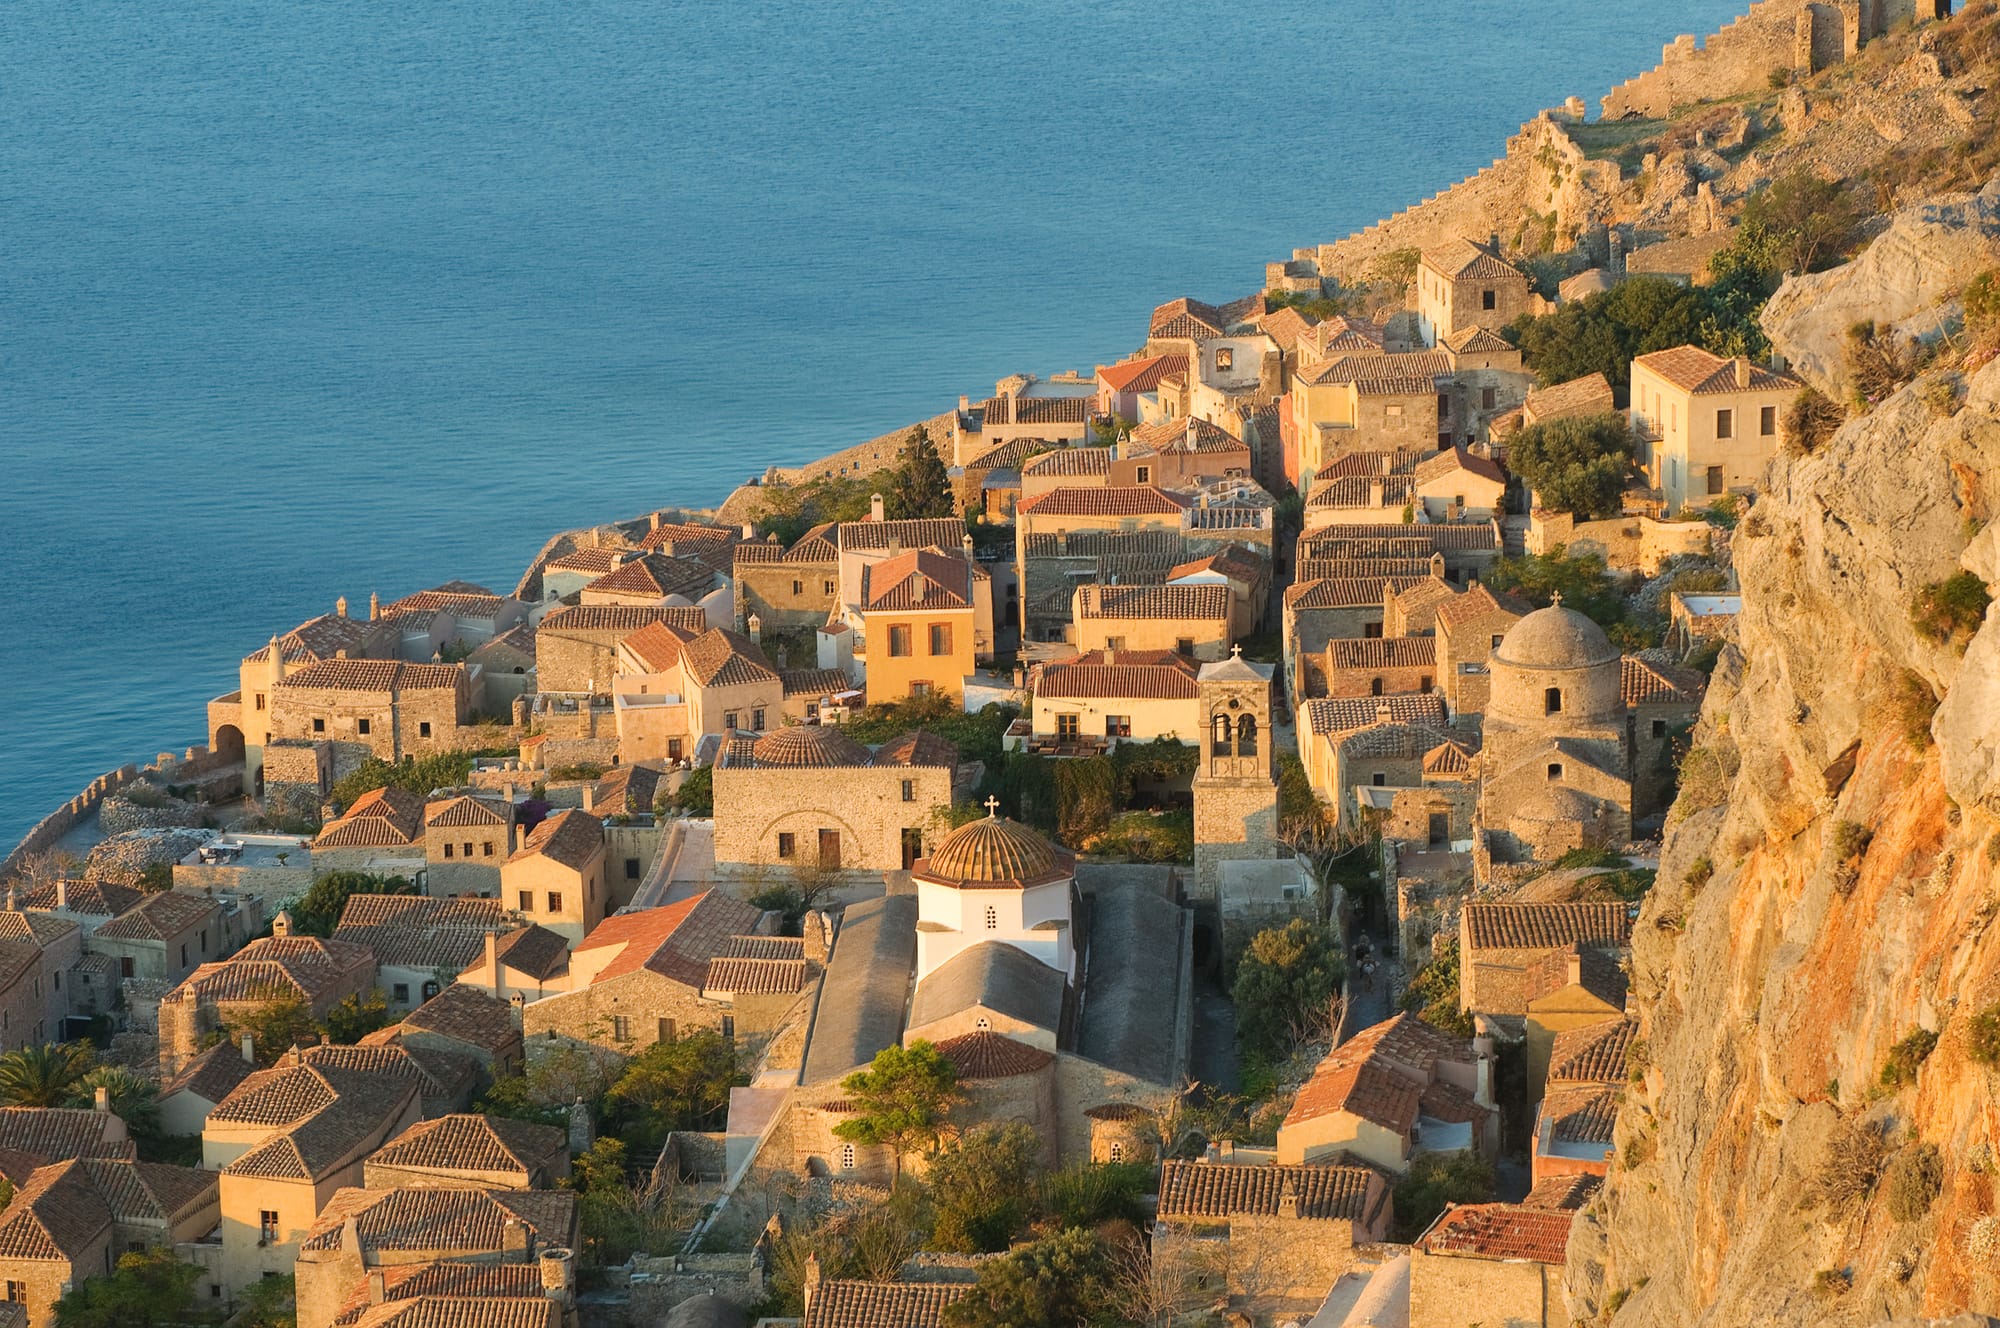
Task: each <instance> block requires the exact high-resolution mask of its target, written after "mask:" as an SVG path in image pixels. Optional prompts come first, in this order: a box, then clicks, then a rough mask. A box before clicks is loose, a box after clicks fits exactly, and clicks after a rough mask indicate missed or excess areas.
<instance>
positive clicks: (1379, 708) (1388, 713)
mask: <svg viewBox="0 0 2000 1328" xmlns="http://www.w3.org/2000/svg"><path fill="white" fill-rule="evenodd" d="M1394 716H1395V712H1394V711H1392V710H1390V709H1389V702H1388V701H1387V700H1386V699H1384V700H1381V701H1377V702H1376V703H1375V722H1376V723H1377V724H1388V723H1392V722H1393V721H1394Z"/></svg>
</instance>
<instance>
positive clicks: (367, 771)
mask: <svg viewBox="0 0 2000 1328" xmlns="http://www.w3.org/2000/svg"><path fill="white" fill-rule="evenodd" d="M515 754H516V753H515V751H514V749H512V748H506V747H499V748H491V749H485V750H480V751H471V750H468V751H458V752H438V753H435V754H434V755H431V756H420V757H417V758H416V759H415V760H411V761H384V760H383V759H381V758H380V757H378V756H371V757H369V758H368V759H367V760H365V761H363V762H362V763H361V764H360V765H358V766H356V767H355V768H354V769H353V770H352V771H351V772H350V773H348V774H346V775H343V776H341V777H340V778H339V779H337V780H335V781H334V784H333V800H334V801H335V802H337V803H339V804H340V805H341V806H342V807H351V806H353V805H354V800H355V799H356V798H358V797H360V796H361V795H362V794H364V793H367V792H369V791H370V790H373V789H378V788H398V789H402V790H403V791H404V792H406V793H414V794H416V795H418V796H419V797H421V796H423V795H424V794H426V793H429V792H430V791H431V790H432V789H434V788H452V787H455V786H457V785H459V784H463V783H465V781H466V780H468V779H470V778H471V777H472V762H473V760H474V759H475V758H476V757H479V756H511V755H515Z"/></svg>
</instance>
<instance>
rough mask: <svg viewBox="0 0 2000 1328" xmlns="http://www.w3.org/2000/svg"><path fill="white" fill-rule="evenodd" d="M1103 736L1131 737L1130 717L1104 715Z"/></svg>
mask: <svg viewBox="0 0 2000 1328" xmlns="http://www.w3.org/2000/svg"><path fill="white" fill-rule="evenodd" d="M1104 736H1105V737H1107V738H1129V737H1131V736H1132V717H1131V716H1130V715H1106V716H1105V717H1104Z"/></svg>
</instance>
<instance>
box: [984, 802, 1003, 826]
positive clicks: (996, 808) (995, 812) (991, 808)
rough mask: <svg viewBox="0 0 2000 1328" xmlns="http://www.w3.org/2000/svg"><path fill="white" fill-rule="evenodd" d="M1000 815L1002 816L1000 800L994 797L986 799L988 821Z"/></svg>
mask: <svg viewBox="0 0 2000 1328" xmlns="http://www.w3.org/2000/svg"><path fill="white" fill-rule="evenodd" d="M999 815H1000V799H998V798H992V797H989V798H988V799H986V819H988V820H989V821H990V820H993V819H994V818H996V817H998V816H999Z"/></svg>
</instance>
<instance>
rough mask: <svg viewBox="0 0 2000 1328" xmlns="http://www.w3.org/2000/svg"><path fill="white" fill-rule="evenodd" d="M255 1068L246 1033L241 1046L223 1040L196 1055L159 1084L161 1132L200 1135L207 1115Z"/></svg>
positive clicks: (254, 1057) (254, 1053)
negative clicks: (177, 1071)
mask: <svg viewBox="0 0 2000 1328" xmlns="http://www.w3.org/2000/svg"><path fill="white" fill-rule="evenodd" d="M256 1069H257V1056H256V1050H255V1047H254V1046H253V1045H252V1044H251V1039H250V1035H249V1034H248V1033H245V1034H244V1035H243V1041H242V1044H241V1045H240V1046H239V1045H238V1044H237V1043H234V1042H230V1041H228V1040H226V1039H225V1040H223V1041H221V1042H218V1043H216V1044H215V1045H214V1046H212V1047H210V1048H209V1049H208V1050H207V1051H204V1052H202V1053H200V1054H199V1055H197V1056H195V1057H194V1059H192V1060H190V1061H189V1062H188V1063H187V1064H185V1065H183V1066H181V1068H180V1072H179V1073H177V1074H175V1075H174V1076H173V1077H172V1078H171V1079H168V1080H167V1081H166V1082H165V1083H163V1084H161V1085H160V1094H159V1099H158V1100H159V1106H160V1133H161V1134H164V1135H180V1136H186V1135H190V1134H200V1133H201V1131H202V1127H203V1126H205V1125H206V1124H207V1123H208V1114H209V1113H210V1112H211V1111H214V1110H215V1108H216V1106H217V1104H219V1103H220V1102H222V1101H223V1100H224V1099H226V1098H227V1097H228V1096H229V1095H230V1094H231V1093H233V1092H235V1091H236V1086H237V1085H238V1084H240V1083H242V1082H243V1081H244V1080H245V1079H248V1078H249V1077H250V1076H251V1075H252V1074H253V1073H255V1071H256Z"/></svg>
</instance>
